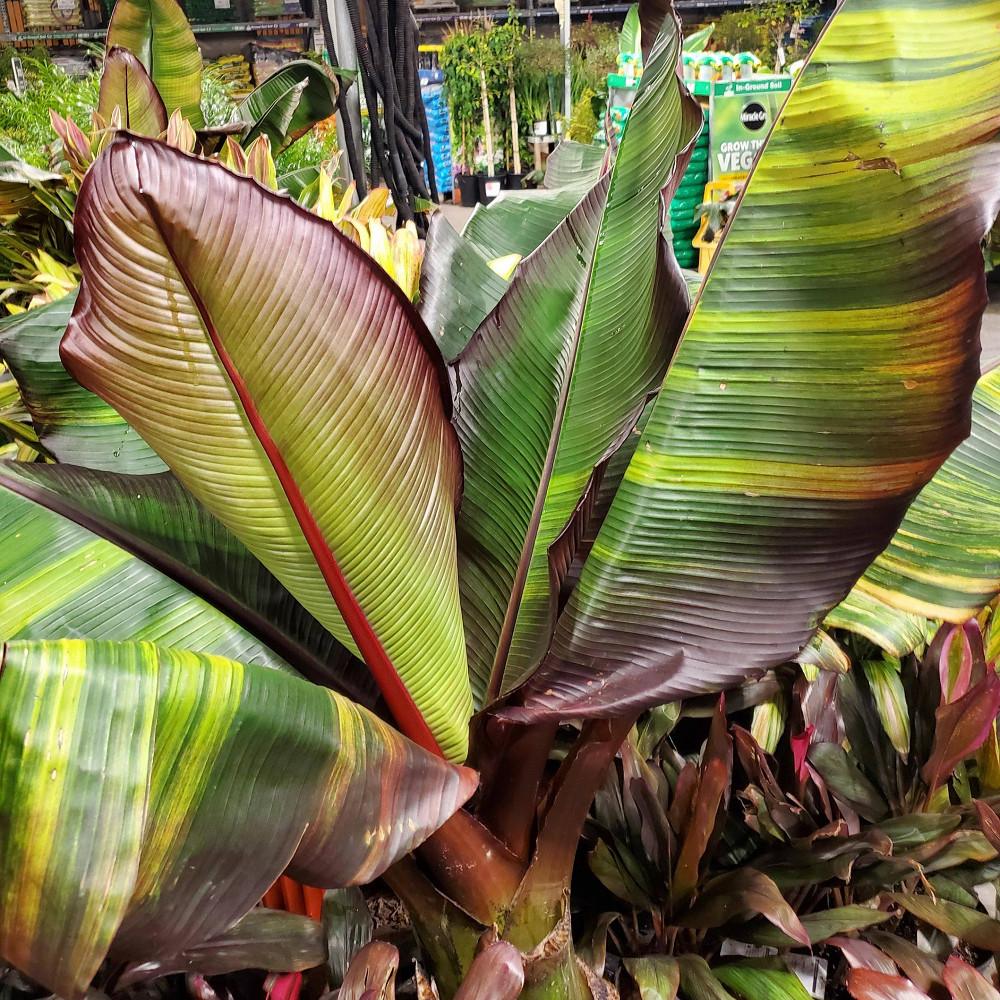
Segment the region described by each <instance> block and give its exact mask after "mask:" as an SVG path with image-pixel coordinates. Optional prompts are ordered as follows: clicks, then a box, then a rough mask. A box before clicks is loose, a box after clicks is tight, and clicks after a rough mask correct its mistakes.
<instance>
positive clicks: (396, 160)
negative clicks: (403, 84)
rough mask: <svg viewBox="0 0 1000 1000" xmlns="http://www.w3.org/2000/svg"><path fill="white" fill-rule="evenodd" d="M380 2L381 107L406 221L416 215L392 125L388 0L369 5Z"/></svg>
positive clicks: (396, 196) (396, 190) (398, 202)
mask: <svg viewBox="0 0 1000 1000" xmlns="http://www.w3.org/2000/svg"><path fill="white" fill-rule="evenodd" d="M375 5H377V6H378V24H377V28H378V32H379V36H378V40H379V47H380V48H381V50H382V51H381V56H382V61H381V65H380V66H379V70H380V72H381V76H382V87H383V90H382V107H383V121H384V124H385V141H386V145H387V146H388V147H389V162H390V165H391V166H392V170H393V176H394V178H395V181H396V184H395V187H394V188H393V192H392V193H393V199H392V200H393V201H394V202H395V203H396V214H397V215H398V216H399V218H401V219H403V220H404V221H405V220H407V219H412V218H413V206H412V205H411V204H410V199H409V197H406V196H405V195H408V194H409V192H408V191H407V184H406V178H405V176H404V174H403V163H402V159H401V158H400V155H399V144H398V143H397V141H396V138H397V132H396V129H395V128H394V127H393V119H394V117H395V108H396V95H395V89H396V87H395V85H396V80H395V71H394V70H393V68H392V67H391V66H390V65H389V61H390V60H389V0H375V4H371V3H369V4H368V6H369V8H370V7H372V6H375Z"/></svg>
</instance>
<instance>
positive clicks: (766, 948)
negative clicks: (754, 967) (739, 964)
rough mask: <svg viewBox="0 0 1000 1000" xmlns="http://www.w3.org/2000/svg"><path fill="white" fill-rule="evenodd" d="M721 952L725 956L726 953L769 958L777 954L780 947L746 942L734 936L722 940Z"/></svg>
mask: <svg viewBox="0 0 1000 1000" xmlns="http://www.w3.org/2000/svg"><path fill="white" fill-rule="evenodd" d="M719 954H720V955H722V956H723V957H725V956H726V955H741V956H743V957H744V958H769V957H770V956H771V955H777V954H778V949H777V948H772V947H771V946H770V945H768V944H744V943H743V942H742V941H734V940H733V939H732V938H726V940H725V941H723V942H722V947H721V948H720V949H719Z"/></svg>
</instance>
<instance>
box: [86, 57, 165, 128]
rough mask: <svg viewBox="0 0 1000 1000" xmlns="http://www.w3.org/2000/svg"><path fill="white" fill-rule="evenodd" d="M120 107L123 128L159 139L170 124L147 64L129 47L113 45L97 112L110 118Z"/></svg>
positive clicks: (103, 76)
mask: <svg viewBox="0 0 1000 1000" xmlns="http://www.w3.org/2000/svg"><path fill="white" fill-rule="evenodd" d="M115 108H119V109H120V112H121V120H122V128H124V129H126V130H128V131H129V132H134V133H135V134H136V135H145V136H149V137H150V138H152V139H158V138H159V137H160V135H161V134H162V133H163V132H164V131H165V130H166V127H167V109H166V108H165V107H164V106H163V99H162V98H161V97H160V92H159V91H158V90H157V89H156V86H155V85H154V83H153V81H152V80H151V79H150V77H149V74H148V73H147V72H146V67H145V66H143V65H142V63H141V62H139V60H138V59H136V57H135V56H134V55H132V53H131V52H129V50H128V49H126V48H123V47H122V46H120V45H112V46H111V48H109V49H108V51H107V52H106V53H105V56H104V69H103V71H102V72H101V93H100V98H99V101H98V105H97V111H98V113H99V114H101V115H103V116H104V118H105V119H108V120H110V118H111V114H112V112H113V111H114V110H115Z"/></svg>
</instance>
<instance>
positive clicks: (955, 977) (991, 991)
mask: <svg viewBox="0 0 1000 1000" xmlns="http://www.w3.org/2000/svg"><path fill="white" fill-rule="evenodd" d="M944 984H945V986H947V987H948V989H949V991H950V992H951V995H952V1000H1000V992H997V990H996V987H994V986H993V984H992V983H991V982H990V981H989V980H988V979H987V978H986V977H985V976H984V975H983V974H982V973H981V972H978V971H977V970H976V969H974V968H973V967H972V966H971V965H969V964H968V963H967V962H963V961H962V960H961V959H960V958H959V957H958V956H957V955H952V956H951V957H950V958H949V959H948V961H947V962H945V964H944Z"/></svg>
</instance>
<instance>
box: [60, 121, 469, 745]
mask: <svg viewBox="0 0 1000 1000" xmlns="http://www.w3.org/2000/svg"><path fill="white" fill-rule="evenodd" d="M75 225H76V236H77V257H78V259H79V261H80V264H81V268H82V271H83V285H82V288H81V292H80V297H79V301H78V302H77V307H76V311H75V312H74V315H73V319H72V321H71V322H70V325H69V329H68V330H67V333H66V336H65V338H64V339H63V342H62V358H63V361H64V363H65V364H66V366H67V368H68V369H69V370H70V371H71V373H72V374H73V375H74V377H76V378H77V379H78V380H79V381H80V382H81V383H83V384H84V385H86V386H88V387H89V388H91V389H92V390H94V391H96V392H97V393H98V394H99V395H101V396H102V397H103V398H105V399H106V400H108V401H109V402H111V403H112V404H113V405H114V406H115V408H116V409H117V410H118V411H119V412H120V413H121V414H122V415H123V416H124V417H125V418H126V419H127V420H129V422H130V423H131V424H132V425H133V426H135V427H136V428H137V429H138V430H139V431H140V433H141V434H142V436H143V437H144V439H145V440H146V441H148V442H149V443H150V445H151V446H152V447H153V448H155V449H156V451H157V453H158V454H159V455H160V456H161V457H162V458H163V459H164V460H165V461H166V462H167V464H168V465H169V466H170V468H171V469H172V470H173V471H174V472H175V473H176V474H177V476H178V478H179V479H180V480H181V482H182V483H183V484H184V485H185V486H186V487H187V488H188V489H189V490H190V491H191V492H192V493H194V494H195V496H196V497H198V499H199V500H201V502H202V503H204V505H205V506H206V507H207V508H208V510H209V511H211V513H212V514H214V515H215V516H216V517H218V518H219V520H220V521H222V522H223V524H225V525H226V526H227V527H228V528H229V529H230V530H231V531H232V532H233V534H235V535H236V536H237V537H238V538H239V539H240V540H241V541H242V542H243V543H244V544H245V545H246V546H247V548H248V549H250V551H251V552H252V553H253V554H254V555H255V556H257V558H259V559H260V560H261V562H263V563H264V565H265V566H267V567H268V569H270V570H271V572H273V573H274V575H275V576H276V577H277V578H278V579H279V580H281V582H282V583H283V584H284V585H285V586H286V587H287V588H288V589H289V590H290V591H291V592H292V594H294V595H295V597H296V598H298V600H299V601H300V602H301V603H302V604H303V605H304V606H305V607H306V609H307V610H309V611H310V612H311V613H312V614H313V615H315V617H316V618H317V619H319V621H320V622H322V623H323V625H324V626H326V627H327V628H328V629H329V630H330V631H331V632H332V633H333V634H334V635H335V636H336V637H337V638H338V639H339V640H340V641H341V642H343V643H344V644H345V645H347V646H348V648H350V649H352V650H354V651H357V652H360V653H361V655H362V658H363V659H364V660H365V661H366V662H367V663H368V666H369V667H370V668H371V669H372V672H373V673H374V674H375V677H376V680H377V681H378V683H379V686H380V687H381V688H382V691H383V693H384V695H385V698H386V701H387V703H388V705H389V708H390V710H391V711H392V713H393V715H394V716H395V718H396V719H397V721H398V722H399V724H400V726H401V727H403V728H404V730H405V731H406V732H407V733H408V734H409V735H412V736H414V737H416V738H417V739H419V740H420V741H422V742H423V743H424V744H425V745H426V746H429V747H437V746H440V748H441V749H442V750H443V751H444V752H445V753H446V754H447V755H449V756H452V757H455V758H462V757H464V755H465V752H466V747H467V742H468V730H467V724H468V719H469V716H470V714H471V710H472V697H471V692H470V689H469V682H468V672H467V667H466V656H465V640H464V635H463V629H462V620H461V613H460V608H459V597H458V574H457V567H456V557H455V522H454V518H455V505H456V502H457V497H458V494H459V489H460V479H461V465H460V463H461V459H460V455H459V450H458V442H457V440H456V438H455V434H454V431H453V430H452V428H451V425H450V424H449V422H448V404H449V400H448V390H447V383H446V377H445V372H444V368H443V365H442V364H441V362H440V357H439V355H438V354H437V351H436V349H435V347H434V345H433V342H432V341H431V338H430V334H429V333H428V331H427V329H426V327H425V326H424V325H423V323H422V322H421V320H420V317H419V316H418V315H417V313H416V312H415V310H414V309H413V307H412V306H411V304H410V302H409V301H408V300H407V299H406V298H405V297H404V296H403V294H402V293H401V292H400V291H399V289H398V288H397V287H396V285H395V284H394V283H393V282H392V281H391V280H390V279H389V278H388V277H387V276H386V275H385V273H384V272H383V271H382V270H381V268H379V267H378V265H377V264H375V262H374V261H373V260H372V259H371V258H370V257H368V255H367V254H365V253H364V252H363V251H361V249H360V248H359V247H357V246H356V245H355V244H354V243H352V242H351V241H350V240H349V239H348V238H347V237H346V236H344V235H343V234H342V233H340V232H339V230H338V229H337V228H336V227H335V226H333V225H332V224H331V223H329V222H326V221H324V220H323V219H321V218H319V217H318V216H316V215H313V214H312V213H311V212H308V211H307V210H305V209H303V208H301V206H299V205H297V204H295V203H294V202H292V201H290V200H289V199H288V198H286V197H284V196H280V195H276V194H274V193H272V192H270V191H267V190H265V189H264V188H262V187H261V186H260V185H259V184H257V183H255V182H254V181H253V180H250V179H249V178H246V177H242V176H239V175H237V174H234V173H232V172H230V171H229V170H227V169H226V168H225V167H222V166H220V165H218V164H214V163H209V162H206V161H202V160H198V159H196V158H194V157H190V156H187V155H185V154H183V153H179V152H177V151H176V150H174V149H171V148H170V147H168V146H165V145H162V144H159V143H155V142H150V141H148V140H144V139H139V138H135V137H129V138H124V137H122V138H120V139H119V140H117V141H116V142H115V143H114V144H113V145H112V146H111V147H110V148H109V149H108V151H107V152H106V153H105V154H103V155H102V157H101V158H100V159H99V160H98V161H97V163H95V164H94V166H93V167H92V168H91V169H90V172H89V174H88V175H87V178H86V180H85V182H84V184H83V186H82V188H81V190H80V197H79V201H78V205H77V212H76V222H75ZM264 248H270V249H269V250H268V252H264ZM279 251H280V252H279Z"/></svg>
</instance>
